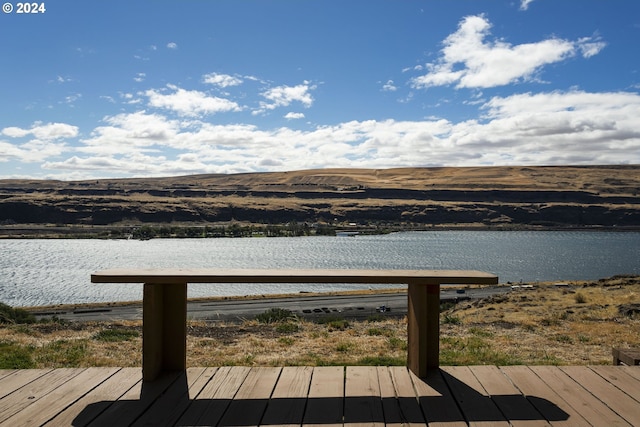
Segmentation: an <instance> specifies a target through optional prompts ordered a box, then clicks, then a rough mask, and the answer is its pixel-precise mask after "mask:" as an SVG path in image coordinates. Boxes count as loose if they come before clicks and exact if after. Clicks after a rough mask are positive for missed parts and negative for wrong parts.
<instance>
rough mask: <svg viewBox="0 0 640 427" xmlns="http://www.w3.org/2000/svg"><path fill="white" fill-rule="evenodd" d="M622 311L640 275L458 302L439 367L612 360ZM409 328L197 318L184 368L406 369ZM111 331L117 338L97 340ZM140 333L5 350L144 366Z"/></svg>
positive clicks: (71, 362) (630, 303)
mask: <svg viewBox="0 0 640 427" xmlns="http://www.w3.org/2000/svg"><path fill="white" fill-rule="evenodd" d="M625 305H626V306H627V307H634V305H635V307H637V309H638V310H640V277H615V278H610V279H606V280H601V281H599V282H596V283H571V284H570V286H568V287H562V288H560V287H554V286H553V285H550V284H542V285H537V286H536V287H535V288H534V289H527V290H525V289H522V290H519V291H514V292H511V293H509V294H506V295H503V296H497V297H493V298H489V299H485V300H480V301H474V302H469V303H461V304H458V305H457V306H455V307H453V308H451V309H449V310H447V311H445V312H443V313H442V316H441V356H440V357H441V363H442V364H443V365H448V364H458V365H459V364H498V365H507V364H571V365H584V364H608V363H611V348H612V347H637V346H640V334H638V331H639V330H640V315H638V314H633V313H631V314H629V313H625V312H622V311H621V310H620V308H621V307H623V306H625ZM406 327H407V325H406V319H404V318H402V319H398V318H393V317H387V316H385V317H379V318H375V319H370V320H368V321H355V320H351V319H333V320H332V321H331V320H330V321H325V322H323V323H316V322H311V321H307V320H302V319H296V320H294V321H288V322H284V323H283V322H276V323H270V324H264V323H258V322H257V321H255V320H252V321H245V322H244V323H241V324H237V323H217V324H215V325H212V324H207V323H204V322H190V323H189V326H188V339H187V355H188V356H187V357H188V360H187V364H188V366H225V365H246V366H285V365H289V366H294V365H312V366H317V365H364V364H382V365H389V364H404V363H405V360H406ZM105 330H111V331H112V332H114V333H115V335H116V339H115V340H114V341H104V340H101V339H98V338H97V337H98V334H99V333H100V332H101V331H105ZM140 330H141V325H140V322H129V321H127V322H125V321H123V322H113V323H48V324H36V325H13V326H2V327H0V344H1V345H4V347H5V348H4V349H3V352H4V353H5V354H8V353H7V352H8V351H9V350H7V349H10V350H11V351H13V350H15V351H22V352H23V353H25V354H28V357H30V360H31V365H30V367H36V368H45V367H70V366H80V367H85V366H140V365H141V346H142V341H141V336H140ZM123 331H124V332H123ZM131 331H134V336H132V335H131ZM125 332H126V333H125ZM119 333H120V335H118V334H119ZM118 337H120V338H121V339H120V338H118ZM25 357H27V356H25ZM0 359H1V358H0ZM4 367H5V368H6V367H10V366H6V365H5V366H4ZM16 367H18V366H16Z"/></svg>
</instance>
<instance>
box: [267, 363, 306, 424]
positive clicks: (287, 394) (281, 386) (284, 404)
mask: <svg viewBox="0 0 640 427" xmlns="http://www.w3.org/2000/svg"><path fill="white" fill-rule="evenodd" d="M312 372H313V368H312V367H309V366H306V367H292V366H288V367H284V368H282V372H281V374H280V378H279V379H278V383H277V384H276V387H275V389H274V390H273V394H272V395H271V400H270V401H269V405H268V407H267V410H266V412H265V414H264V417H263V418H262V423H261V424H262V425H278V426H299V425H300V424H302V420H303V418H304V409H305V406H306V402H307V395H308V394H309V385H310V384H311V374H312Z"/></svg>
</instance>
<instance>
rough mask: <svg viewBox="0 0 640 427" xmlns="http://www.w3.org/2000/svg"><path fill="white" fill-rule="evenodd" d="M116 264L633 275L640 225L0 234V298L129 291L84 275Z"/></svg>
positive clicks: (232, 290)
mask: <svg viewBox="0 0 640 427" xmlns="http://www.w3.org/2000/svg"><path fill="white" fill-rule="evenodd" d="M121 267H139V268H153V267H196V268H197V267H222V268H371V269H465V270H467V269H473V270H482V271H487V272H491V273H494V274H497V275H498V276H499V278H500V282H501V283H505V282H507V281H511V282H519V281H521V280H522V281H525V282H535V281H563V280H595V279H599V278H602V277H608V276H612V275H615V274H640V233H637V232H621V233H615V232H580V231H575V232H557V231H553V232H544V231H510V232H500V231H433V232H407V233H394V234H389V235H380V236H357V237H320V236H316V237H293V238H284V237H283V238H246V239H231V238H228V239H226V238H225V239H167V240H165V239H154V240H148V241H138V240H0V301H2V302H4V303H7V304H9V305H12V306H33V305H48V304H69V303H74V304H75V303H88V302H110V301H127V300H139V299H141V298H142V285H140V284H92V283H90V274H91V273H92V272H93V271H96V270H101V269H106V268H121ZM361 287H362V285H320V284H318V285H316V284H307V285H287V284H279V285H276V284H274V285H255V284H235V285H231V284H230V285H206V284H194V285H190V286H189V296H190V297H196V296H213V295H251V294H266V293H281V292H286V293H291V292H294V293H295V292H299V291H329V290H337V289H358V288H361Z"/></svg>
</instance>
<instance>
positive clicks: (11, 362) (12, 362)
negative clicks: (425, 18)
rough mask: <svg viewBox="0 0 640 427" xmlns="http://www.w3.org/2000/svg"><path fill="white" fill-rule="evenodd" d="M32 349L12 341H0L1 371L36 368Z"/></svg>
mask: <svg viewBox="0 0 640 427" xmlns="http://www.w3.org/2000/svg"><path fill="white" fill-rule="evenodd" d="M32 353H33V348H32V347H24V346H21V345H18V344H15V343H13V342H10V341H0V369H29V368H33V367H35V363H34V362H33V358H32V357H31V355H32Z"/></svg>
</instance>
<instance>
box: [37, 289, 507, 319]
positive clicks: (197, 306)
mask: <svg viewBox="0 0 640 427" xmlns="http://www.w3.org/2000/svg"><path fill="white" fill-rule="evenodd" d="M509 290H510V288H509V287H508V286H497V287H485V288H479V289H467V290H465V292H464V293H458V292H456V290H455V289H447V288H446V287H443V288H442V290H441V292H440V298H441V299H442V300H453V299H456V298H458V299H479V298H486V297H488V296H491V295H495V294H501V293H505V292H508V291H509ZM381 306H385V307H387V308H388V309H390V310H389V311H388V312H386V313H387V314H389V315H404V314H406V312H407V295H406V293H398V294H373V295H355V296H323V295H319V296H318V295H314V296H311V295H309V296H305V295H304V294H301V295H300V296H297V297H295V298H264V299H255V300H243V301H235V300H224V301H194V302H192V301H190V302H189V303H188V306H187V316H188V317H189V318H190V319H201V320H209V321H216V320H226V321H233V320H241V319H252V318H254V317H255V316H256V315H257V314H260V313H264V312H265V311H267V310H269V309H271V308H286V309H288V310H291V311H292V312H294V313H295V314H297V315H299V316H304V317H321V316H328V315H334V316H340V317H351V318H353V317H356V318H366V317H368V316H370V315H372V314H375V313H377V308H378V307H381ZM35 314H36V316H37V317H43V316H52V315H55V316H57V317H59V318H61V319H66V320H73V321H112V320H131V319H142V305H141V304H133V305H127V306H111V307H108V306H105V307H84V308H77V309H75V310H67V311H65V310H51V311H40V312H36V313H35Z"/></svg>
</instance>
